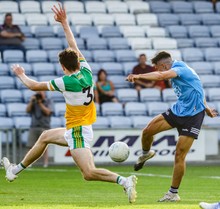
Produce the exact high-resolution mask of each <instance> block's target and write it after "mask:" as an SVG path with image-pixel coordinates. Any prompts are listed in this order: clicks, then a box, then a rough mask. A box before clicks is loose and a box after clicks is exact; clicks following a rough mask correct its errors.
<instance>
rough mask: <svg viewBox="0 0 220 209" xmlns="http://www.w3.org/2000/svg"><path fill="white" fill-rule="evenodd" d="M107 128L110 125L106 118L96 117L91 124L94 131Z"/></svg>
mask: <svg viewBox="0 0 220 209" xmlns="http://www.w3.org/2000/svg"><path fill="white" fill-rule="evenodd" d="M109 126H110V124H109V120H108V118H107V117H97V120H96V122H95V123H93V124H92V127H93V128H94V129H108V128H109Z"/></svg>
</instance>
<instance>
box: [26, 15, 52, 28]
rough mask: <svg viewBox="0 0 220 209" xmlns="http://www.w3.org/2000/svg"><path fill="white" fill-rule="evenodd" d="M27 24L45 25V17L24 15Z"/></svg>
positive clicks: (46, 22)
mask: <svg viewBox="0 0 220 209" xmlns="http://www.w3.org/2000/svg"><path fill="white" fill-rule="evenodd" d="M25 17H26V21H27V24H28V25H29V26H30V25H31V26H33V25H47V24H48V21H47V16H46V15H43V14H37V13H36V14H25Z"/></svg>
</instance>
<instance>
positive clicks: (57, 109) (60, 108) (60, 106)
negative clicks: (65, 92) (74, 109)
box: [54, 102, 66, 117]
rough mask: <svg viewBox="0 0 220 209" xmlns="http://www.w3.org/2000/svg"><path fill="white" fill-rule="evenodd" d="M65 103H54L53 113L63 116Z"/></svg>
mask: <svg viewBox="0 0 220 209" xmlns="http://www.w3.org/2000/svg"><path fill="white" fill-rule="evenodd" d="M65 111H66V104H65V103H64V102H59V103H54V114H55V116H56V117H60V116H64V114H65Z"/></svg>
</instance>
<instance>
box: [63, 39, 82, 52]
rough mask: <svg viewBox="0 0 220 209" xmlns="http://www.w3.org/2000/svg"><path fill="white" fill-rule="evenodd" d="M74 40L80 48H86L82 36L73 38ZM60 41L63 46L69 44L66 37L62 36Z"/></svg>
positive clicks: (66, 46)
mask: <svg viewBox="0 0 220 209" xmlns="http://www.w3.org/2000/svg"><path fill="white" fill-rule="evenodd" d="M75 40H76V43H77V45H78V47H79V49H80V50H84V49H86V46H85V42H84V40H83V39H82V38H75ZM62 41H63V45H64V48H68V47H69V44H68V42H67V40H66V38H62Z"/></svg>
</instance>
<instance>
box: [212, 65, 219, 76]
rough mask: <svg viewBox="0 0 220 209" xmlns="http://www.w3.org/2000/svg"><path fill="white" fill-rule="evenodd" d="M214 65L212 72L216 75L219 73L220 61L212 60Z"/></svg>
mask: <svg viewBox="0 0 220 209" xmlns="http://www.w3.org/2000/svg"><path fill="white" fill-rule="evenodd" d="M213 66H214V72H215V74H216V75H220V62H214V63H213Z"/></svg>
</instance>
